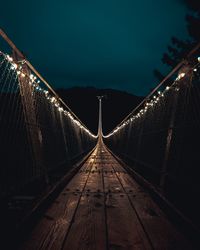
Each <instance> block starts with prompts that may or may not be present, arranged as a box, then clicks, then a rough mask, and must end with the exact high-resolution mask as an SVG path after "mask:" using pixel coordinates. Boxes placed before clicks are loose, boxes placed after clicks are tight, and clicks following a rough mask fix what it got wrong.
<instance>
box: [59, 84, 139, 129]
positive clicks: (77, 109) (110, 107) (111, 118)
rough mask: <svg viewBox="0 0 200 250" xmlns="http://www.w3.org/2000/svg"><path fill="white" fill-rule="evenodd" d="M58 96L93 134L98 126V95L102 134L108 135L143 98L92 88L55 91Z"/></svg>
mask: <svg viewBox="0 0 200 250" xmlns="http://www.w3.org/2000/svg"><path fill="white" fill-rule="evenodd" d="M57 93H58V95H59V96H60V97H61V98H62V99H63V100H64V101H65V102H66V104H67V105H68V106H69V107H70V108H71V109H72V111H73V112H74V113H75V114H76V115H77V116H78V117H79V118H80V119H81V121H82V122H83V123H84V124H85V125H86V126H87V127H88V128H89V129H90V130H91V131H92V132H94V133H97V126H98V99H97V96H98V95H105V98H104V99H103V105H102V106H103V107H102V108H103V111H102V112H103V114H102V115H103V132H104V134H107V133H109V132H110V131H111V130H112V129H113V128H114V127H115V126H116V125H117V124H118V123H119V122H121V121H122V120H123V119H124V118H125V117H126V116H127V115H128V114H129V113H130V112H131V111H132V110H133V109H134V107H136V105H138V104H139V103H140V102H141V100H142V99H143V97H138V96H135V95H132V94H129V93H127V92H124V91H119V90H114V89H97V88H94V87H73V88H69V89H57Z"/></svg>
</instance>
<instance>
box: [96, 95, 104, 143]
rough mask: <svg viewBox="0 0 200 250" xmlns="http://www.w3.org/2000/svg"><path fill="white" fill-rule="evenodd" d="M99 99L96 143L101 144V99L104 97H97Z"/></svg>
mask: <svg viewBox="0 0 200 250" xmlns="http://www.w3.org/2000/svg"><path fill="white" fill-rule="evenodd" d="M97 98H98V99H99V123H98V141H99V142H102V99H103V98H104V96H103V95H102V96H97Z"/></svg>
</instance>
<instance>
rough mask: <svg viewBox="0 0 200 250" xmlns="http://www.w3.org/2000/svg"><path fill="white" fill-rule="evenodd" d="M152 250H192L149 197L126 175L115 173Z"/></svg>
mask: <svg viewBox="0 0 200 250" xmlns="http://www.w3.org/2000/svg"><path fill="white" fill-rule="evenodd" d="M116 174H117V176H118V178H119V180H120V182H121V183H122V185H123V188H124V189H125V190H126V192H127V194H128V196H129V199H130V201H131V203H132V206H133V207H134V209H135V211H136V213H137V215H138V217H139V219H140V221H141V223H142V224H143V226H144V229H145V231H146V232H147V234H148V236H149V238H150V240H151V242H152V245H153V247H154V249H163V250H164V249H166V250H167V249H172V250H173V249H174V250H175V249H183V250H184V249H192V246H191V245H190V244H189V243H188V242H187V240H185V239H184V237H183V236H182V235H181V234H180V233H179V232H178V231H177V230H176V228H175V227H174V226H173V225H172V224H171V223H170V222H169V220H168V219H167V218H166V216H165V214H164V213H163V212H162V211H161V209H160V208H159V207H158V205H156V204H155V202H154V201H153V200H152V199H151V197H150V196H149V195H148V194H147V193H146V192H145V191H144V190H143V189H142V188H141V187H140V186H139V185H138V184H137V183H136V182H135V181H134V180H133V179H132V177H131V176H129V175H127V174H119V173H116Z"/></svg>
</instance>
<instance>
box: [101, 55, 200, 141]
mask: <svg viewBox="0 0 200 250" xmlns="http://www.w3.org/2000/svg"><path fill="white" fill-rule="evenodd" d="M197 61H198V63H197V65H195V67H194V68H193V71H194V72H197V71H198V66H199V64H200V57H198V58H197ZM185 75H186V73H183V72H182V73H180V74H178V76H177V78H176V79H175V81H174V82H173V83H172V85H171V86H166V88H165V89H164V91H163V92H161V91H158V92H157V95H156V94H154V95H153V97H152V99H151V100H150V101H148V102H146V103H145V105H144V107H143V108H142V109H140V111H138V113H137V114H136V115H133V116H131V117H130V118H129V119H128V120H127V121H125V122H123V123H122V124H120V125H118V126H117V127H116V128H115V129H114V130H113V131H112V132H110V133H109V134H108V135H103V137H104V138H109V137H110V136H112V135H114V134H116V133H117V132H118V131H119V130H121V129H122V128H124V127H125V126H127V125H128V124H129V123H130V122H133V121H134V120H136V119H138V118H141V117H142V116H143V115H144V114H145V113H146V112H147V111H148V110H149V108H150V107H153V106H155V105H156V104H157V103H158V102H159V101H160V99H161V98H163V97H164V96H165V94H166V92H168V91H169V90H170V89H171V88H172V87H173V86H174V84H175V83H177V82H178V81H180V80H181V79H183V78H184V77H185ZM175 90H176V91H179V88H178V87H176V88H175Z"/></svg>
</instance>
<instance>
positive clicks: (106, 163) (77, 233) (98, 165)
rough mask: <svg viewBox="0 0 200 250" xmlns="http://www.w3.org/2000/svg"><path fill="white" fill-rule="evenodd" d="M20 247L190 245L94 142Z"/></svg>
mask: <svg viewBox="0 0 200 250" xmlns="http://www.w3.org/2000/svg"><path fill="white" fill-rule="evenodd" d="M21 249H23V250H36V249H52V250H53V249H56V250H59V249H68V250H75V249H98V250H103V249H160V250H163V249H180V250H183V249H187V250H188V249H192V248H191V246H189V245H188V243H187V242H185V240H184V237H182V236H181V234H180V233H179V232H177V230H176V229H175V227H174V226H173V225H172V224H171V223H170V222H169V221H168V220H167V218H166V217H165V215H164V214H163V212H162V211H161V210H160V209H159V207H158V206H157V205H156V204H155V203H154V202H153V200H152V199H151V198H150V197H149V195H148V194H147V193H145V192H144V191H143V189H142V188H141V187H140V186H139V185H138V184H137V183H136V182H135V181H134V180H133V179H132V177H131V176H129V175H128V174H127V172H126V171H125V170H124V168H123V167H122V166H120V164H119V163H118V161H117V160H116V159H115V158H114V157H113V156H112V155H111V154H110V153H109V152H108V151H107V149H106V148H105V146H104V145H103V144H100V143H99V144H98V145H97V148H96V149H95V150H94V152H93V153H92V155H91V156H90V157H89V158H88V160H87V161H86V162H85V164H84V165H83V166H82V168H81V169H80V170H79V172H78V174H76V175H75V176H74V178H73V179H72V180H71V181H70V182H69V184H68V185H67V186H66V187H65V188H64V190H63V191H62V192H61V193H60V195H59V196H58V197H57V199H56V200H55V201H54V202H53V204H52V205H51V206H50V207H49V209H48V210H47V211H46V212H45V214H44V215H43V218H42V219H41V220H40V221H39V223H38V224H37V226H36V227H35V228H34V230H33V232H32V233H31V235H30V238H29V239H28V240H27V241H26V243H25V244H24V245H23V247H22V248H21Z"/></svg>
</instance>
